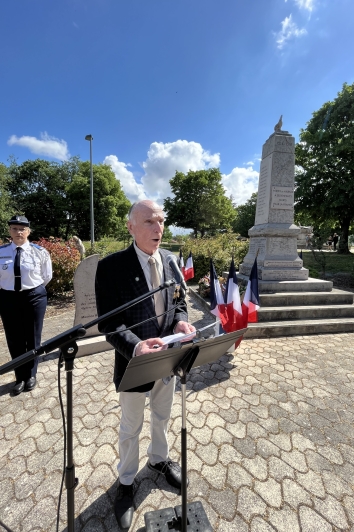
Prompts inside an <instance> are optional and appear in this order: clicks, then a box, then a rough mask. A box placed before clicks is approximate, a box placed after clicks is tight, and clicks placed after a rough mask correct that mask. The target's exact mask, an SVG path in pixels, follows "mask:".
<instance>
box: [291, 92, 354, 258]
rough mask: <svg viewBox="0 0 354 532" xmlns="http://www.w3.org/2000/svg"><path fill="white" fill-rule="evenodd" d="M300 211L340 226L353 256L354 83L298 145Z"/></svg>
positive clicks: (344, 246)
mask: <svg viewBox="0 0 354 532" xmlns="http://www.w3.org/2000/svg"><path fill="white" fill-rule="evenodd" d="M295 154H296V164H297V165H298V168H297V172H296V178H295V180H296V181H295V183H296V190H295V199H296V209H297V211H298V212H301V211H302V212H307V213H309V215H310V216H311V218H312V219H313V220H314V222H315V223H316V222H318V223H323V222H325V221H326V220H333V223H334V225H337V223H338V224H339V226H340V228H341V238H340V245H339V252H340V253H349V248H348V236H349V228H350V225H351V223H352V222H353V220H354V186H353V183H354V83H353V84H352V85H347V84H346V83H345V84H344V85H343V88H342V91H341V92H339V93H338V95H337V98H335V99H334V100H333V101H331V102H326V103H325V104H323V105H322V107H321V108H320V109H319V110H318V111H315V112H314V113H313V115H312V118H311V120H310V121H309V122H308V123H307V127H306V129H302V130H301V132H300V142H299V143H298V144H297V145H296V149H295Z"/></svg>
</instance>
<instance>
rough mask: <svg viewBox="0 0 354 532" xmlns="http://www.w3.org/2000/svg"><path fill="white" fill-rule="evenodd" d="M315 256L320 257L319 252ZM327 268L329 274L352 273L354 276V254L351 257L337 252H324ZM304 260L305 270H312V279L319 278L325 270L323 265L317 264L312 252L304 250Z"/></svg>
mask: <svg viewBox="0 0 354 532" xmlns="http://www.w3.org/2000/svg"><path fill="white" fill-rule="evenodd" d="M315 254H316V255H317V256H318V255H320V252H319V251H315ZM323 255H324V257H325V261H326V262H325V267H326V273H327V274H336V273H348V274H349V273H352V274H353V275H354V253H350V254H349V255H338V254H337V253H335V252H331V251H328V252H324V253H323ZM302 259H303V261H304V268H307V269H308V270H310V276H311V277H318V276H319V274H320V272H321V271H322V270H323V268H322V266H321V263H319V262H317V261H316V260H315V258H314V256H313V254H312V252H311V251H308V250H304V249H303V250H302Z"/></svg>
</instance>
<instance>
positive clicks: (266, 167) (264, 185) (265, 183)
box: [255, 154, 273, 225]
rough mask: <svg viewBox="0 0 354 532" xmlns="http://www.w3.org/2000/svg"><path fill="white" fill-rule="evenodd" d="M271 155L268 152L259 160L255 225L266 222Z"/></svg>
mask: <svg viewBox="0 0 354 532" xmlns="http://www.w3.org/2000/svg"><path fill="white" fill-rule="evenodd" d="M272 157H273V155H272V154H270V155H268V157H265V158H264V159H263V160H262V162H261V169H260V172H259V183H258V197H257V209H256V220H255V225H260V224H266V223H268V216H269V199H270V177H271V170H272Z"/></svg>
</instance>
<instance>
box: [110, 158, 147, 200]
mask: <svg viewBox="0 0 354 532" xmlns="http://www.w3.org/2000/svg"><path fill="white" fill-rule="evenodd" d="M103 164H108V165H109V166H110V167H111V168H112V170H113V172H114V173H115V176H116V178H117V179H119V181H120V183H121V185H122V188H123V190H124V192H125V194H126V196H127V198H128V199H129V200H130V201H132V202H134V201H137V200H141V199H146V195H145V192H144V187H143V185H142V184H141V183H137V182H136V181H135V178H134V174H133V172H131V171H130V170H128V169H127V166H131V164H129V163H128V164H126V163H123V162H122V161H119V160H118V157H117V156H116V155H107V157H105V158H104V161H103Z"/></svg>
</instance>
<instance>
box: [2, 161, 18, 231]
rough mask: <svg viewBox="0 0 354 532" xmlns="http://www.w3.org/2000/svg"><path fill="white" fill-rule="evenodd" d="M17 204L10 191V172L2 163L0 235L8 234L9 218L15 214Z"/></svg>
mask: <svg viewBox="0 0 354 532" xmlns="http://www.w3.org/2000/svg"><path fill="white" fill-rule="evenodd" d="M15 210H17V209H16V205H15V203H14V201H13V200H12V198H11V195H10V193H9V191H8V172H7V168H6V166H5V165H4V164H2V163H0V237H1V238H2V239H4V238H5V237H7V236H8V234H9V231H8V223H7V222H8V220H10V218H11V217H12V215H13V214H14V211H15Z"/></svg>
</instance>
